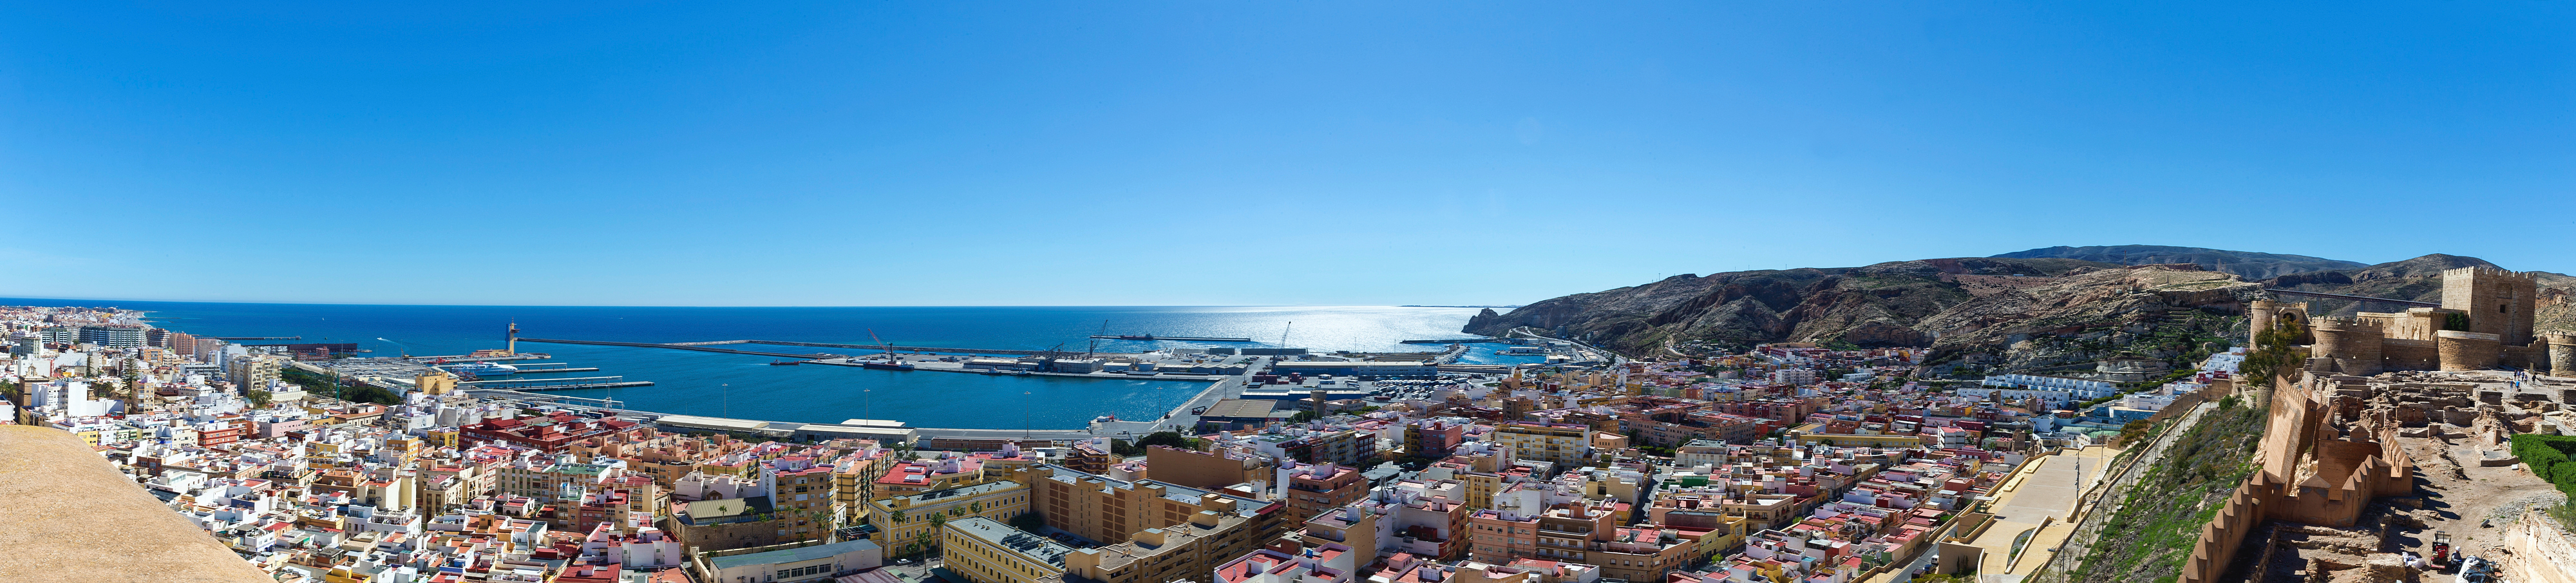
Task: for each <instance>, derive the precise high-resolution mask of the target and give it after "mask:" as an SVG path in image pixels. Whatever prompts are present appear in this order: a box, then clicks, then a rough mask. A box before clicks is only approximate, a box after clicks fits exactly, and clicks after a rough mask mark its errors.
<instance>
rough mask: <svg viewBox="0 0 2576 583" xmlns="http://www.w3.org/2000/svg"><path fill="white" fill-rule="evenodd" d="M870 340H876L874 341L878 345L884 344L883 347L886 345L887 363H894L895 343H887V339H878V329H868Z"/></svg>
mask: <svg viewBox="0 0 2576 583" xmlns="http://www.w3.org/2000/svg"><path fill="white" fill-rule="evenodd" d="M868 339H869V340H874V341H876V343H877V344H883V345H885V350H886V353H885V356H886V362H894V360H895V358H894V343H893V342H887V341H886V340H885V339H883V338H878V337H877V329H875V328H869V329H868Z"/></svg>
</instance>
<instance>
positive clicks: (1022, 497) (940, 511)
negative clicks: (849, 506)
mask: <svg viewBox="0 0 2576 583" xmlns="http://www.w3.org/2000/svg"><path fill="white" fill-rule="evenodd" d="M1028 511H1029V488H1028V486H1026V485H1023V484H1021V483H1019V482H1014V481H1010V480H1000V481H993V482H985V483H982V484H976V485H973V486H966V487H963V488H950V489H946V490H932V491H929V492H923V493H919V494H913V495H909V496H895V497H892V498H886V499H883V500H877V501H874V502H869V503H868V511H867V514H866V517H865V520H866V521H867V523H868V524H870V525H873V526H875V527H876V528H877V532H878V533H880V534H879V536H878V537H877V539H878V540H881V541H885V544H886V546H887V547H888V548H891V549H894V550H895V552H896V553H897V554H911V553H913V552H918V551H922V550H927V549H928V548H929V546H930V545H935V544H937V543H938V542H939V541H941V540H944V539H945V537H944V536H943V535H941V534H940V533H939V532H937V531H936V530H934V528H933V526H934V525H933V524H932V522H933V521H932V520H931V519H932V518H933V517H937V518H939V519H940V520H942V521H946V522H956V521H958V520H961V519H964V518H966V517H970V516H981V517H984V518H990V519H993V520H1010V519H1011V517H1014V516H1019V515H1020V514H1022V513H1026V512H1028Z"/></svg>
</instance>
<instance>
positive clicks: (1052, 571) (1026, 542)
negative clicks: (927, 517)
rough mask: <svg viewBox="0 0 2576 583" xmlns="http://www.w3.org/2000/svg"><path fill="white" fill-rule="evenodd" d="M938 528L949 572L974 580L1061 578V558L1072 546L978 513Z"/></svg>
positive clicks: (1021, 582)
mask: <svg viewBox="0 0 2576 583" xmlns="http://www.w3.org/2000/svg"><path fill="white" fill-rule="evenodd" d="M939 530H940V540H941V545H940V548H941V550H940V553H939V554H940V558H941V560H943V561H944V562H946V563H947V567H948V571H949V572H952V573H956V574H957V575H959V576H962V577H965V578H966V580H968V581H973V582H974V583H1039V582H1041V581H1045V582H1050V583H1052V582H1058V581H1063V580H1064V558H1065V556H1066V555H1069V554H1072V553H1073V547H1068V546H1064V545H1062V544H1057V543H1056V542H1055V541H1052V540H1048V539H1047V538H1046V537H1042V536H1038V535H1034V534H1029V533H1028V532H1025V531H1022V530H1020V529H1016V528H1011V527H1010V525H1006V524H1002V523H1001V522H999V521H995V520H993V519H990V518H984V517H980V516H978V517H968V518H964V519H960V520H951V521H948V523H947V524H946V525H943V526H941V527H940V529H939Z"/></svg>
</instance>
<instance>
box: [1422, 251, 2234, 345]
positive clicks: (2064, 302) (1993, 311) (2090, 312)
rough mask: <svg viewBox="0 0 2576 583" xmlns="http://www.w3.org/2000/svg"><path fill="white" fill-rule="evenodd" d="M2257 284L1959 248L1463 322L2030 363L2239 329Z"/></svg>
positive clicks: (1546, 305) (1653, 339)
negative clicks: (1917, 350)
mask: <svg viewBox="0 0 2576 583" xmlns="http://www.w3.org/2000/svg"><path fill="white" fill-rule="evenodd" d="M2259 293H2260V288H2259V287H2257V286H2255V285H2254V284H2250V283H2246V282H2244V281H2242V280H2239V279H2237V278H2236V277H2235V276H2232V275H2229V274H2225V273H2218V272H2211V271H2201V270H2199V269H2198V268H2197V267H2196V266H2192V265H2150V266H2123V265H2118V264H2112V263H2103V262H2095V261H2083V260H2075V259H2056V258H2039V259H2010V258H1990V257H1965V258H1952V259H1925V260H1919V261H1897V262H1889V263H1880V264H1876V265H1870V266H1867V267H1844V268H1826V269H1791V270H1766V271H1741V272H1732V273H1720V274H1715V275H1710V276H1707V277H1700V276H1697V275H1683V276H1676V277H1671V278H1666V279H1664V280H1663V281H1658V282H1655V283H1651V284H1647V285H1642V286H1636V287H1627V288H1619V289H1614V290H1608V291H1602V292H1595V293H1588V294H1576V295H1571V296H1565V297H1561V298H1556V299H1551V300H1547V301H1543V302H1538V303H1534V304H1530V305H1528V306H1524V307H1521V308H1520V309H1516V310H1512V311H1511V312H1510V313H1502V314H1498V313H1494V312H1492V311H1490V310H1488V311H1487V312H1485V313H1484V314H1480V315H1478V316H1477V317H1476V318H1475V319H1473V320H1470V321H1469V322H1468V325H1467V328H1466V331H1467V332H1471V333H1477V334H1488V335H1500V334H1505V333H1509V332H1510V331H1512V330H1514V329H1518V328H1523V327H1527V328H1532V329H1536V330H1539V331H1542V332H1543V333H1546V334H1549V335H1555V336H1562V337H1572V338H1577V339H1582V340H1586V341H1589V342H1594V343H1598V344H1601V345H1604V346H1605V347H1608V348H1613V349H1617V350H1620V351H1622V352H1626V353H1629V354H1634V355H1646V354H1669V353H1670V352H1669V350H1670V349H1672V348H1675V347H1677V346H1679V344H1680V343H1687V342H1702V343H1708V344H1714V345H1718V346H1723V347H1728V348H1742V347H1745V346H1749V345H1752V344H1758V343H1763V342H1782V341H1814V342H1823V343H1828V344H1849V345H1855V346H1929V347H1933V348H1935V349H1938V352H1940V353H1941V355H1942V356H1943V357H1944V358H1946V359H1955V360H1959V361H1966V362H1983V363H1990V364H1996V365H2002V366H2006V367H2010V368H2033V367H2045V366H2053V365H2061V364H2071V363H2079V362H2090V361H2092V360H2096V359H2099V358H2103V357H2107V356H2110V355H2112V354H2113V353H2116V352H2119V351H2122V350H2133V349H2138V347H2139V345H2141V344H2142V343H2143V344H2145V345H2146V347H2145V348H2144V350H2146V351H2147V352H2142V353H2141V354H2147V353H2151V352H2157V351H2168V350H2167V349H2170V350H2169V352H2171V353H2172V354H2180V353H2182V352H2184V351H2188V350H2190V349H2192V348H2195V347H2200V345H2199V343H2200V342H2203V341H2206V340H2210V339H2215V338H2216V336H2217V335H2218V334H2220V333H2221V332H2222V331H2224V330H2225V329H2226V327H2227V326H2229V325H2231V324H2235V325H2239V326H2241V324H2236V323H2235V322H2234V321H2233V320H2231V319H2230V318H2227V317H2225V316H2224V315H2223V312H2229V311H2232V310H2233V309H2234V308H2235V307H2236V306H2239V305H2241V303H2242V302H2243V301H2244V300H2247V299H2251V298H2254V297H2257V294H2259ZM2201 307H2208V308H2211V309H2209V310H2199V309H2196V308H2201Z"/></svg>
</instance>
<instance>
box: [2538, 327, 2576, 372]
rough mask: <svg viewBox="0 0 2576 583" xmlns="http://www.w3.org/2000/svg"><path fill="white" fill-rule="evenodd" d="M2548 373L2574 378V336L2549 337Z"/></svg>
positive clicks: (2575, 338)
mask: <svg viewBox="0 0 2576 583" xmlns="http://www.w3.org/2000/svg"><path fill="white" fill-rule="evenodd" d="M2533 368H2539V367H2533ZM2549 371H2550V372H2549V374H2552V375H2557V376H2562V377H2563V376H2576V334H2564V333H2561V334H2550V335H2549Z"/></svg>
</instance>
